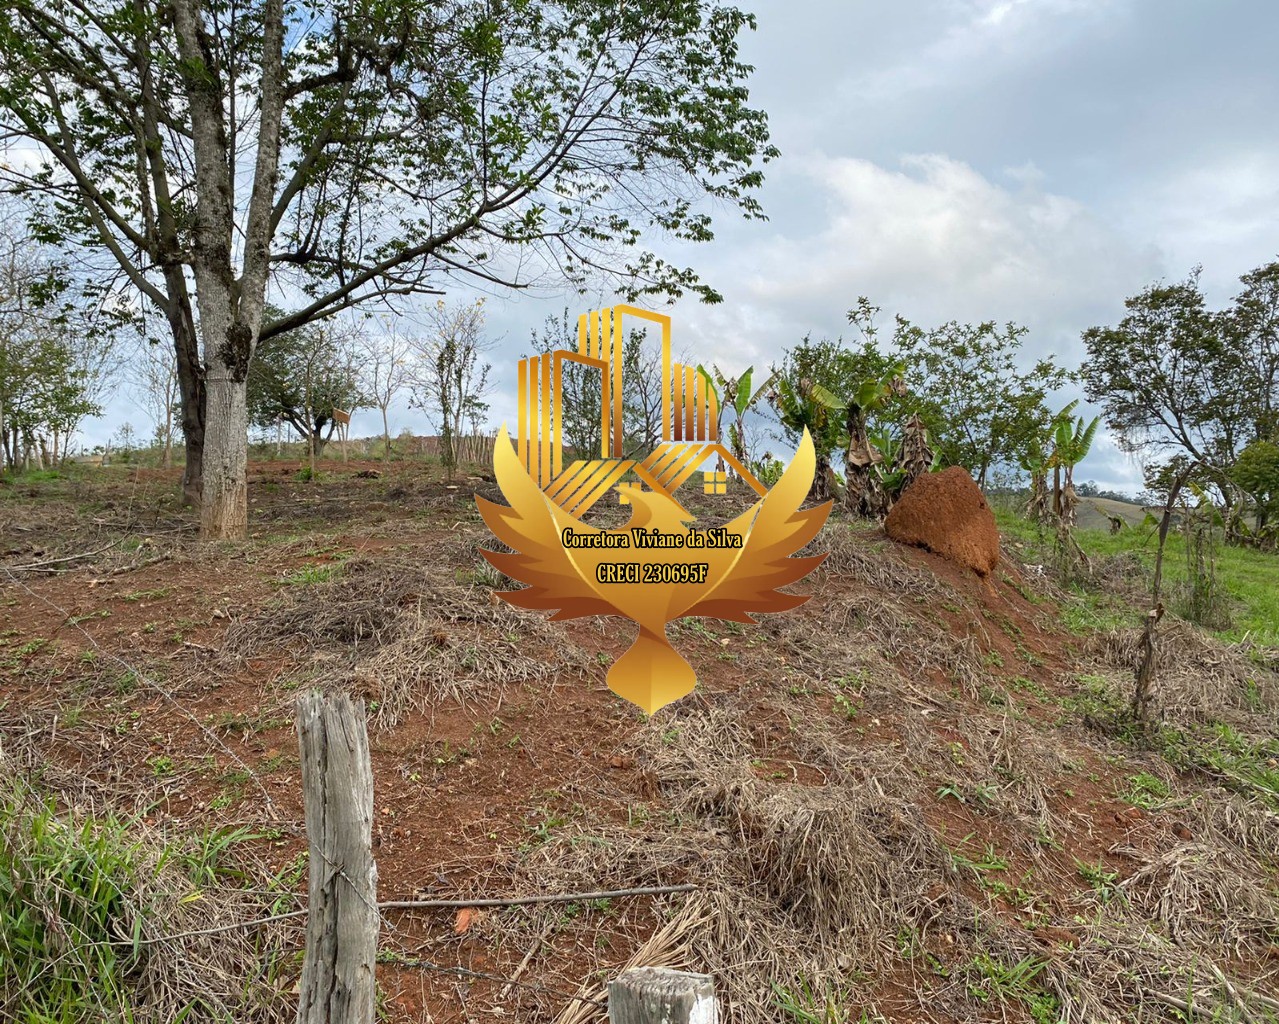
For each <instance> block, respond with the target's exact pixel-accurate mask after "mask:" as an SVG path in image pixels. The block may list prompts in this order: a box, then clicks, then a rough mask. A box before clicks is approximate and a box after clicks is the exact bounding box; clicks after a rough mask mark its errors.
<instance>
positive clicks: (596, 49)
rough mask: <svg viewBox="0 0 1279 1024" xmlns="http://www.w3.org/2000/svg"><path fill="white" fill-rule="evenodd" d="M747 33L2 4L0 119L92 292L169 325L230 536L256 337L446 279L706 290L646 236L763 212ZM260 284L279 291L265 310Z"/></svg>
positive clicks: (537, 5) (358, 14)
mask: <svg viewBox="0 0 1279 1024" xmlns="http://www.w3.org/2000/svg"><path fill="white" fill-rule="evenodd" d="M753 26H754V19H753V17H752V16H751V15H749V14H747V13H745V12H743V11H741V10H739V9H738V8H736V7H733V6H731V5H723V4H717V3H707V2H705V0H636V2H633V3H625V4H619V3H616V2H614V0H573V2H571V3H570V2H567V0H561V2H554V3H553V2H531V0H496V2H495V0H445V2H442V3H434V2H432V3H426V2H421V0H415V2H409V3H401V2H399V0H396V2H394V3H392V2H389V0H354V2H318V0H317V2H306V3H292V2H291V3H288V4H286V3H285V2H284V0H247V2H244V3H240V2H236V3H229V2H226V0H173V2H172V3H171V4H161V3H155V2H150V0H141V2H138V0H14V2H13V3H10V4H7V5H5V7H4V10H3V11H2V12H0V119H2V120H3V122H4V124H3V127H4V130H5V131H6V132H7V134H8V136H9V137H10V138H20V139H23V140H26V141H28V142H31V143H34V144H35V148H36V150H37V152H38V153H39V158H38V159H37V161H36V162H35V165H34V166H16V167H9V168H7V169H6V170H4V172H3V174H4V175H5V176H6V177H7V178H8V180H9V181H10V182H11V183H13V184H16V185H17V186H18V187H19V188H20V189H21V190H22V191H23V192H24V194H25V195H26V197H27V198H28V199H29V200H30V202H31V206H32V211H33V216H34V221H35V223H36V225H37V226H38V228H39V230H40V232H41V235H42V237H43V238H44V239H46V240H48V241H52V242H57V243H59V244H65V245H78V246H81V247H84V248H85V249H86V250H88V251H89V253H91V254H96V256H97V258H98V262H99V265H100V268H101V272H100V273H99V274H97V275H95V276H96V280H95V281H94V282H93V285H94V286H95V287H119V286H122V285H124V286H127V287H128V288H130V289H131V290H132V291H134V292H135V293H138V294H140V295H141V296H143V297H144V298H145V300H146V301H149V302H150V303H152V304H153V305H154V307H155V308H156V309H158V310H159V311H160V312H161V313H162V314H163V315H164V316H165V317H166V318H167V320H168V322H169V325H170V328H171V331H172V335H173V343H174V346H175V353H176V357H177V362H178V367H179V376H180V381H181V385H182V397H183V432H184V436H185V438H186V441H187V467H188V476H187V493H188V495H189V496H191V497H192V498H194V497H195V496H196V495H197V494H202V495H203V504H204V509H203V516H202V529H203V531H204V533H205V534H206V535H207V536H235V535H239V534H242V533H243V532H244V530H245V523H246V517H247V503H246V499H245V480H246V473H245V458H244V456H243V454H242V452H243V449H244V446H245V431H246V424H247V411H246V406H245V393H244V385H245V380H246V377H247V374H248V368H249V365H250V363H251V362H252V359H253V357H254V354H255V351H256V346H257V344H258V342H259V340H261V339H263V338H267V339H269V338H270V337H271V336H273V335H278V334H283V333H286V332H288V331H291V330H294V329H296V328H298V327H301V326H303V325H304V324H306V323H308V322H311V321H314V320H317V319H323V318H326V317H328V316H331V315H332V314H334V313H337V312H339V311H341V310H344V309H347V308H351V307H368V306H370V305H374V304H382V305H393V304H394V303H395V302H396V301H397V300H398V299H400V298H402V297H404V296H406V295H409V294H412V293H415V292H416V293H421V292H439V291H440V289H441V288H442V286H443V284H444V282H445V281H446V280H447V279H448V278H450V277H455V278H461V279H468V280H471V281H477V282H478V281H482V282H486V283H488V284H491V285H498V286H505V287H514V288H525V287H529V286H532V285H535V284H538V283H549V282H552V281H555V282H562V281H564V280H567V281H568V282H569V283H570V284H572V285H574V286H579V287H581V286H584V285H585V284H586V283H587V282H588V281H596V280H600V279H601V278H602V279H604V280H606V281H607V282H608V283H609V284H612V285H613V286H615V287H616V289H617V290H618V291H620V292H621V293H622V294H624V295H626V296H628V297H632V298H633V297H638V296H642V295H679V294H682V293H688V292H691V293H694V294H696V295H698V296H700V297H701V298H703V299H706V300H708V301H713V300H716V299H718V298H719V295H718V293H717V292H716V291H715V290H714V289H713V287H711V286H710V285H709V284H706V283H703V282H701V281H700V280H699V279H698V277H697V274H696V273H695V272H694V271H693V270H692V269H691V268H688V267H679V266H675V265H673V264H670V263H668V262H667V261H665V260H663V259H662V258H660V257H659V256H658V255H656V254H655V253H654V252H653V251H652V249H650V248H649V247H648V239H649V238H651V237H653V236H666V237H674V238H677V239H684V240H689V241H705V240H707V239H709V238H711V237H712V227H711V220H710V216H709V214H708V213H707V212H706V211H705V209H704V201H705V200H708V199H709V200H714V201H716V202H718V203H720V204H722V205H726V206H728V207H730V208H734V207H735V208H736V209H737V210H738V211H740V212H741V213H743V214H744V215H745V216H747V217H761V216H762V212H761V210H760V206H759V203H758V201H757V199H756V198H755V191H756V190H757V189H758V187H759V186H760V184H761V183H762V180H763V179H762V172H761V166H760V165H761V164H762V163H763V162H765V161H767V160H768V159H769V158H771V157H772V156H774V155H775V152H776V151H775V150H774V149H773V147H772V146H771V145H770V144H769V142H768V128H767V119H766V117H765V115H764V113H763V112H762V111H760V110H757V109H755V108H753V107H751V106H750V105H749V100H748V93H747V89H746V84H745V83H746V79H747V77H748V76H749V73H750V71H751V68H750V67H749V66H748V65H746V64H744V63H742V62H741V60H740V59H739V57H738V36H739V33H740V32H742V31H743V30H745V29H748V28H753ZM108 269H110V270H111V271H113V272H114V273H113V274H107V273H105V271H107V270H108ZM268 283H269V284H270V286H271V287H272V288H273V289H277V290H280V291H278V294H280V295H286V294H287V296H288V298H287V300H286V304H287V305H290V306H291V307H292V312H290V313H289V315H288V316H286V317H284V318H283V319H281V320H278V321H274V322H272V323H269V324H267V325H266V326H265V328H264V326H263V321H262V311H263V306H264V304H265V301H266V297H267V287H268ZM295 296H296V297H298V301H296V302H295V301H293V298H294V297H295ZM197 309H198V313H199V320H198V333H197V320H196V311H197ZM206 444H207V445H209V446H211V447H212V448H213V449H214V450H215V452H216V458H214V459H211V460H208V464H207V465H208V468H209V471H211V472H213V473H215V474H216V479H213V480H212V481H211V486H207V487H206V486H204V484H206V483H210V481H209V480H207V479H204V478H203V477H202V476H201V472H202V467H203V466H204V465H205V463H204V461H202V456H203V452H204V448H205V446H206Z"/></svg>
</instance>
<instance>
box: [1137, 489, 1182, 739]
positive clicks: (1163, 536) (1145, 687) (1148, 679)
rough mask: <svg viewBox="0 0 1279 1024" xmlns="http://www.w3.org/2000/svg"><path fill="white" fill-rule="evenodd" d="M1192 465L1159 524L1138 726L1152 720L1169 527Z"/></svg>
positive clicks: (1143, 635)
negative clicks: (1162, 586) (1156, 631)
mask: <svg viewBox="0 0 1279 1024" xmlns="http://www.w3.org/2000/svg"><path fill="white" fill-rule="evenodd" d="M1193 468H1194V466H1193V464H1192V465H1191V466H1187V467H1186V468H1185V469H1183V470H1182V471H1181V472H1180V473H1178V474H1177V476H1176V478H1175V479H1174V480H1173V482H1172V486H1171V487H1169V488H1168V500H1167V501H1166V502H1165V503H1164V514H1163V517H1162V518H1161V519H1160V520H1159V546H1158V548H1157V549H1156V550H1155V578H1154V582H1153V583H1152V584H1151V588H1150V604H1151V609H1150V611H1148V612H1147V613H1146V624H1145V627H1144V628H1143V629H1142V633H1141V644H1140V646H1139V647H1138V648H1137V649H1138V651H1139V652H1140V655H1141V656H1140V659H1139V660H1138V662H1137V667H1136V669H1135V670H1134V676H1135V678H1134V686H1133V697H1132V713H1133V717H1134V718H1136V719H1137V721H1138V722H1141V723H1143V724H1145V723H1147V722H1148V721H1149V719H1150V706H1151V702H1152V700H1153V698H1154V690H1155V664H1156V658H1157V656H1158V651H1157V649H1156V648H1155V627H1156V626H1157V625H1158V624H1159V620H1160V619H1162V618H1163V615H1164V606H1163V602H1161V601H1160V600H1159V588H1160V586H1161V585H1162V583H1163V575H1164V546H1165V545H1166V544H1167V542H1168V527H1169V526H1170V525H1171V524H1172V510H1173V507H1174V506H1175V505H1176V502H1177V495H1178V494H1179V493H1181V488H1182V486H1183V485H1184V484H1185V482H1186V480H1187V479H1188V478H1189V476H1190V471H1191V469H1193Z"/></svg>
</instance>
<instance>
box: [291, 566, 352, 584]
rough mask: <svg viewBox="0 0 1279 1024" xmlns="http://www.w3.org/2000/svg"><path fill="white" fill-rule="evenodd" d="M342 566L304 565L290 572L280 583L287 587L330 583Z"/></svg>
mask: <svg viewBox="0 0 1279 1024" xmlns="http://www.w3.org/2000/svg"><path fill="white" fill-rule="evenodd" d="M341 568H342V567H341V566H340V565H304V566H302V568H301V569H298V570H297V571H295V572H291V573H289V574H288V575H287V576H285V577H284V578H283V579H281V580H280V583H281V584H282V585H283V586H286V587H311V586H315V584H317V583H328V582H329V581H330V580H331V579H333V578H334V577H335V576H336V575H337V574H338V571H339V570H340V569H341Z"/></svg>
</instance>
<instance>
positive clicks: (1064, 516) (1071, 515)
mask: <svg viewBox="0 0 1279 1024" xmlns="http://www.w3.org/2000/svg"><path fill="white" fill-rule="evenodd" d="M1075 404H1076V403H1074V402H1072V403H1071V404H1070V405H1069V406H1067V407H1066V408H1067V409H1069V410H1070V411H1071V412H1073V411H1074V407H1075ZM1063 413H1065V410H1063ZM1100 422H1101V417H1100V416H1094V417H1093V420H1092V422H1091V423H1088V424H1085V423H1084V418H1083V417H1082V416H1080V417H1079V418H1078V419H1077V420H1074V421H1072V420H1071V419H1070V418H1069V416H1068V415H1063V414H1058V416H1057V419H1056V426H1055V429H1054V431H1053V454H1052V458H1053V464H1054V466H1059V467H1060V468H1061V471H1062V474H1063V478H1064V479H1063V481H1062V489H1061V520H1062V523H1063V524H1064V525H1065V526H1066V528H1067V529H1069V528H1070V527H1073V526H1074V525H1075V508H1076V507H1077V506H1078V505H1079V498H1078V497H1077V496H1076V494H1075V467H1076V466H1077V465H1079V463H1080V462H1082V461H1083V460H1084V458H1085V457H1086V456H1087V455H1088V451H1089V449H1091V448H1092V442H1093V438H1094V437H1095V436H1096V435H1097V426H1098V424H1099V423H1100Z"/></svg>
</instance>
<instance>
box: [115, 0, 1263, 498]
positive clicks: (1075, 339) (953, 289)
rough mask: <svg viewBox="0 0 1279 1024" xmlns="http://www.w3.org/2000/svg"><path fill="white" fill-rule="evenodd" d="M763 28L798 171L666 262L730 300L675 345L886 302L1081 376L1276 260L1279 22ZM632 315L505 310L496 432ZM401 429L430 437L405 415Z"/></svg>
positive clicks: (772, 91)
mask: <svg viewBox="0 0 1279 1024" xmlns="http://www.w3.org/2000/svg"><path fill="white" fill-rule="evenodd" d="M742 5H743V6H745V7H747V9H753V10H754V11H755V12H756V14H757V17H758V22H759V27H758V31H756V32H755V33H752V34H750V35H749V36H748V37H747V38H745V39H744V40H743V49H744V56H745V59H746V60H747V61H748V62H750V63H753V64H754V65H755V66H756V69H757V70H756V75H755V77H754V79H753V87H752V102H753V103H754V105H756V106H759V107H761V108H763V109H764V110H766V111H768V113H769V117H770V123H771V126H772V131H773V138H774V141H775V142H776V144H777V145H778V146H779V148H780V149H781V151H782V158H781V159H780V160H778V161H776V162H774V163H772V164H770V165H769V166H770V169H769V171H768V175H767V179H768V180H767V184H766V185H765V187H764V189H763V191H762V193H761V199H762V201H763V203H764V206H765V210H766V212H767V213H768V215H769V218H770V219H769V221H768V222H767V223H759V222H742V221H739V220H737V219H735V218H733V217H731V216H730V215H729V214H727V213H725V214H724V215H723V216H721V218H720V219H719V222H718V228H717V238H716V240H715V241H714V242H713V243H710V244H706V245H701V246H689V247H686V248H681V249H671V248H670V247H666V248H662V247H661V246H658V247H657V248H659V250H660V251H662V252H663V254H666V255H671V256H673V257H675V258H676V259H678V260H679V261H680V262H685V263H689V264H691V265H693V266H695V267H696V268H697V269H698V270H699V272H700V273H701V274H702V276H703V278H704V279H705V280H706V281H708V282H709V283H710V284H712V285H713V286H714V287H716V288H717V289H718V290H719V291H720V292H721V293H722V294H723V295H724V299H725V301H724V303H723V304H722V305H719V306H715V307H707V306H701V305H698V304H696V303H695V302H682V303H680V304H678V305H677V306H676V307H675V308H674V311H673V312H674V314H675V317H676V321H675V323H676V328H675V329H676V343H677V347H679V348H684V349H686V350H687V351H689V352H691V353H692V354H694V355H695V356H697V357H699V358H702V359H708V358H709V359H714V360H716V361H718V362H719V363H720V365H721V366H722V367H723V368H724V369H726V370H737V369H742V368H744V367H745V366H746V365H747V364H749V363H754V364H755V365H757V366H759V365H762V364H766V363H768V362H770V361H772V360H773V359H775V358H777V357H778V355H779V354H780V352H781V350H782V349H783V348H784V347H785V346H786V345H788V344H791V343H793V342H794V341H796V340H798V339H799V338H800V337H802V336H803V335H804V334H805V333H807V332H812V333H813V335H814V336H816V337H821V336H832V337H833V336H835V335H838V334H840V333H844V332H845V325H846V321H845V313H846V311H847V309H848V308H849V307H850V306H851V305H852V304H853V303H854V301H855V300H856V298H857V296H858V295H867V296H869V297H870V298H871V299H872V301H873V302H875V303H876V304H877V305H879V306H881V307H882V308H883V314H882V321H881V322H882V323H883V324H884V325H885V326H887V325H889V324H891V322H892V316H893V314H895V313H901V314H903V315H905V316H907V317H909V318H910V319H911V320H913V321H914V322H915V323H918V324H921V325H925V326H928V325H933V324H936V323H941V322H944V321H946V320H950V319H958V320H961V321H980V320H995V321H999V322H1003V321H1008V320H1013V321H1016V322H1018V323H1022V324H1025V325H1026V326H1028V327H1029V328H1030V334H1029V336H1028V339H1027V342H1026V347H1027V350H1028V352H1033V353H1036V354H1038V353H1047V352H1052V353H1056V354H1057V355H1058V356H1059V357H1060V358H1061V359H1062V360H1063V361H1064V362H1065V363H1067V364H1068V365H1070V366H1075V365H1077V364H1078V362H1079V359H1080V357H1081V355H1082V346H1081V344H1080V340H1079V335H1080V332H1081V331H1082V330H1083V329H1084V328H1086V327H1089V326H1092V325H1095V324H1107V323H1114V322H1116V321H1117V320H1118V319H1119V318H1120V316H1122V313H1123V300H1124V298H1125V297H1126V296H1128V295H1131V294H1133V293H1135V292H1137V291H1139V290H1140V289H1142V288H1143V287H1145V286H1146V285H1148V284H1150V283H1152V282H1153V281H1156V280H1158V279H1161V278H1164V279H1176V278H1180V277H1184V275H1185V274H1186V273H1187V272H1188V271H1189V269H1190V268H1191V267H1192V266H1193V265H1195V264H1197V263H1198V264H1202V265H1203V268H1204V269H1203V277H1202V283H1203V285H1204V287H1205V289H1206V291H1207V294H1208V298H1209V302H1210V304H1212V305H1214V306H1215V305H1221V304H1224V303H1225V302H1227V301H1228V300H1229V298H1230V297H1231V296H1232V295H1233V294H1235V292H1236V291H1237V287H1236V286H1237V279H1238V277H1239V275H1240V274H1243V273H1245V272H1246V271H1248V270H1250V269H1252V268H1254V267H1257V266H1259V265H1261V264H1263V263H1266V262H1269V261H1270V260H1273V259H1275V258H1277V257H1279V133H1276V131H1275V124H1276V116H1275V111H1277V110H1279V61H1277V60H1276V58H1275V54H1276V52H1279V4H1277V3H1274V2H1272V0H1251V2H1249V0H1198V2H1193V0H894V2H891V3H889V2H884V0H879V2H868V0H861V2H851V0H755V2H754V3H753V5H752V3H750V0H742ZM456 294H457V296H458V297H463V296H464V295H465V293H464V292H462V291H460V290H459V291H458V292H457V293H456ZM613 301H616V298H615V297H614V296H611V295H592V296H587V297H586V298H585V299H582V298H578V297H577V296H576V295H573V294H555V293H543V294H542V295H539V296H528V295H521V296H520V297H518V298H514V299H503V298H500V297H498V298H493V299H490V301H489V306H490V309H491V318H490V324H491V326H492V328H493V330H494V333H495V334H496V335H499V336H500V337H501V341H500V343H499V345H498V347H497V349H496V350H495V353H494V363H495V366H496V370H497V372H498V375H499V389H498V391H497V392H496V393H495V394H494V395H493V396H492V402H493V408H494V415H495V419H499V420H500V419H505V418H507V417H509V416H513V414H514V390H513V388H514V365H513V364H514V359H515V358H516V357H517V356H518V354H519V353H520V352H521V351H522V350H524V349H526V348H527V339H528V336H529V331H530V329H531V328H533V327H535V326H537V325H539V324H540V323H541V321H542V319H543V317H544V316H545V315H546V314H547V313H548V312H557V311H559V310H561V309H563V307H564V306H566V305H567V306H569V307H570V308H571V309H572V310H573V311H574V312H579V311H585V310H586V309H588V308H597V307H598V306H600V305H607V304H610V303H611V302H613ZM1071 397H1073V396H1071ZM123 412H125V410H124V408H123V407H122V405H121V404H120V403H119V402H117V403H115V404H114V405H113V407H112V408H111V410H110V413H109V416H108V422H111V421H115V422H118V420H119V419H120V418H122V413H123ZM376 419H377V417H376V415H375V414H374V415H368V414H362V415H361V416H360V417H358V418H357V420H356V423H355V425H354V430H355V433H356V434H360V433H373V432H374V431H375V429H376V427H375V422H376ZM377 426H380V424H377ZM392 426H393V429H398V428H399V427H402V426H410V427H413V428H414V429H416V430H419V431H422V432H425V431H426V430H427V426H426V422H425V418H424V417H423V415H422V414H421V413H420V412H410V411H409V410H407V409H404V410H399V411H398V413H397V416H396V421H395V422H394V423H393V425H392ZM1079 478H1080V479H1085V480H1086V479H1095V480H1096V481H1098V482H1099V483H1100V484H1102V485H1103V486H1112V487H1117V488H1120V489H1124V490H1129V491H1135V490H1137V489H1138V487H1139V481H1140V474H1139V472H1138V470H1137V469H1136V467H1135V466H1133V465H1131V464H1130V463H1129V462H1128V461H1127V460H1126V459H1125V457H1124V456H1122V455H1121V454H1120V453H1118V452H1117V451H1116V450H1115V449H1114V447H1113V445H1111V444H1109V443H1108V442H1106V441H1103V442H1101V443H1099V444H1098V445H1097V448H1096V450H1095V452H1094V454H1093V455H1092V456H1091V457H1090V458H1089V459H1088V461H1086V462H1085V463H1084V465H1083V468H1082V470H1081V471H1080V473H1079Z"/></svg>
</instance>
